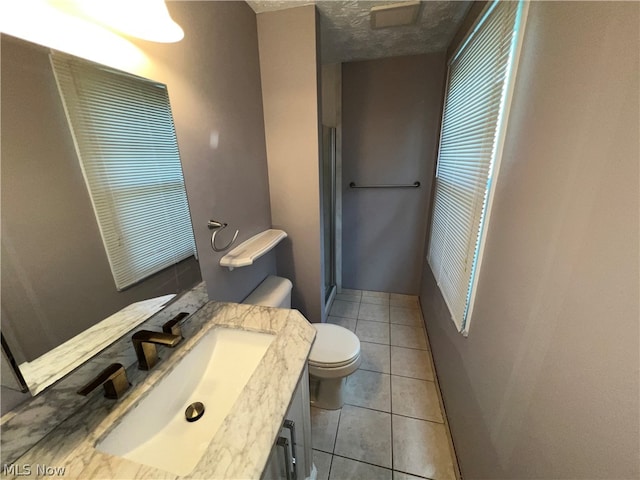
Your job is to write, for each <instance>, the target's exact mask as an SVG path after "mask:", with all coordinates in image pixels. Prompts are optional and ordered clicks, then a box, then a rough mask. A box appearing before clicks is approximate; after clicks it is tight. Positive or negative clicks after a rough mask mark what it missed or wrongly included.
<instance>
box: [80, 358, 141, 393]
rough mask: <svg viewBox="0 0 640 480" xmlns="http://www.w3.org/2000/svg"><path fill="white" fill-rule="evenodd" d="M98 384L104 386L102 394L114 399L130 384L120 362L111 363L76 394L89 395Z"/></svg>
mask: <svg viewBox="0 0 640 480" xmlns="http://www.w3.org/2000/svg"><path fill="white" fill-rule="evenodd" d="M100 385H102V386H103V387H104V396H105V397H107V398H112V399H114V400H115V399H118V398H120V397H122V395H123V394H124V392H126V391H127V389H128V388H129V387H130V386H131V384H130V383H129V380H128V379H127V371H126V370H125V369H124V367H123V366H122V364H121V363H112V364H111V365H109V366H108V367H107V368H105V369H104V370H103V371H102V372H100V373H99V374H98V376H97V377H96V378H94V379H93V380H91V381H90V382H89V383H87V384H86V385H85V386H84V387H82V388H81V389H80V390H78V394H80V395H84V396H86V395H89V393H91V392H93V391H94V390H95V389H96V388H98V387H99V386H100Z"/></svg>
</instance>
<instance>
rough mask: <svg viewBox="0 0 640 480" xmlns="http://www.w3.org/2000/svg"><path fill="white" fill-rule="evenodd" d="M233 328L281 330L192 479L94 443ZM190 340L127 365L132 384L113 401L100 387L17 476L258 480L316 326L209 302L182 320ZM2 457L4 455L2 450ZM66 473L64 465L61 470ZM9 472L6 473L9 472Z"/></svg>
mask: <svg viewBox="0 0 640 480" xmlns="http://www.w3.org/2000/svg"><path fill="white" fill-rule="evenodd" d="M219 326H222V327H231V328H239V329H243V330H251V331H258V332H267V333H272V334H274V335H276V337H275V339H274V341H273V342H272V343H271V345H270V346H269V348H268V349H267V352H266V353H265V355H264V357H263V358H262V360H261V361H260V363H259V364H258V367H257V368H256V370H255V372H254V374H253V375H252V376H251V378H250V379H249V381H248V382H247V384H246V385H245V387H244V389H243V390H242V392H241V394H240V396H239V397H238V399H237V401H236V403H235V405H234V406H233V408H232V410H231V412H230V413H229V415H228V416H227V418H226V419H225V420H224V422H223V424H222V425H221V426H220V428H219V429H218V431H217V432H216V434H215V435H214V437H213V439H212V441H211V443H210V444H209V447H208V449H207V451H206V452H205V454H204V455H203V457H202V458H201V460H200V461H199V463H198V465H197V466H196V467H195V469H194V470H193V471H192V472H191V474H190V475H188V476H186V477H177V476H176V475H175V474H171V473H168V472H165V471H161V470H158V469H155V468H152V467H149V466H145V465H141V464H138V463H135V462H132V461H130V460H126V459H124V458H120V457H114V456H111V455H108V454H105V453H102V452H99V451H98V450H96V449H95V448H94V446H95V444H96V443H97V442H98V441H99V440H100V439H101V438H102V437H104V435H106V434H108V432H109V431H110V430H111V429H112V428H113V427H115V426H116V425H117V424H118V422H119V421H120V419H121V418H122V417H123V415H124V414H125V413H126V412H127V411H128V410H129V408H132V407H134V406H135V405H136V404H137V403H138V402H139V401H140V400H142V399H143V398H144V397H145V396H146V394H147V393H148V392H149V391H151V389H152V388H153V386H154V384H155V383H156V382H157V381H158V380H160V379H161V378H162V377H163V376H164V375H166V374H167V373H168V372H169V371H170V370H171V369H172V367H173V365H174V364H175V363H176V362H177V361H178V360H180V359H181V358H182V357H183V356H184V355H186V354H187V353H188V352H189V351H190V350H191V348H193V346H194V345H195V344H196V343H197V342H198V341H199V340H200V339H201V338H202V337H203V336H204V335H205V334H206V333H207V332H208V331H209V330H211V329H212V328H216V327H219ZM182 330H183V334H184V336H185V338H186V340H184V341H183V342H182V343H181V344H180V345H178V346H177V347H176V348H175V349H171V350H169V349H164V350H163V352H170V355H168V354H166V353H165V354H164V355H163V356H164V357H166V358H165V359H164V360H163V361H161V362H160V363H159V364H158V365H157V366H156V367H155V368H154V369H153V370H152V371H151V372H142V371H139V370H137V369H136V368H135V366H133V367H131V368H129V369H128V370H127V373H128V374H129V380H130V382H131V383H132V384H133V385H134V386H133V387H132V388H130V389H129V391H128V392H127V394H126V395H125V397H124V398H122V399H121V400H119V401H117V402H115V401H113V400H108V399H106V398H104V397H103V396H102V392H101V390H100V391H97V392H95V393H94V394H93V395H92V396H91V399H90V400H89V401H88V403H87V404H86V405H85V406H84V407H83V408H82V409H80V410H78V411H77V412H75V413H74V414H73V415H71V416H69V417H68V418H66V419H64V420H63V421H61V422H60V423H59V424H58V425H57V426H56V427H55V428H54V429H53V430H52V431H51V432H49V433H48V434H47V435H46V436H45V437H44V438H43V439H42V440H40V441H39V442H38V443H36V444H35V445H33V446H32V447H31V448H30V449H29V450H28V451H27V452H26V453H24V454H23V455H22V456H20V457H19V458H18V459H17V460H16V461H15V463H14V470H13V471H12V472H11V475H14V477H15V478H18V477H21V478H23V476H22V475H19V472H21V471H22V472H24V470H20V469H21V468H22V469H24V467H25V466H29V467H30V469H31V473H32V476H36V466H37V465H40V466H44V468H47V467H48V468H58V469H64V477H65V478H81V479H133V478H136V479H138V478H140V479H143V478H145V479H176V478H194V479H196V478H197V479H234V478H237V479H249V478H256V479H257V478H259V477H260V475H261V474H262V471H263V469H264V467H265V465H266V463H267V461H268V457H269V454H270V451H271V447H272V445H273V443H274V441H275V438H276V436H277V434H278V432H279V430H280V427H281V423H282V419H283V418H284V415H285V414H286V411H287V409H288V407H289V403H290V401H291V397H292V395H293V393H294V391H295V388H296V385H297V383H298V380H299V378H300V375H301V373H302V371H303V369H304V366H305V363H306V360H307V357H308V355H309V351H310V350H311V346H312V343H313V340H314V337H315V329H314V328H313V327H312V326H311V324H309V322H307V321H306V319H305V318H304V317H303V316H302V315H301V314H300V313H299V312H297V311H295V310H283V309H273V308H267V307H261V306H255V305H242V304H233V303H218V302H209V303H207V304H206V305H204V306H203V307H202V308H200V309H199V310H198V311H197V312H196V313H195V314H193V315H192V316H191V317H189V319H188V320H187V321H186V322H185V324H184V325H183V329H182ZM3 456H4V455H3ZM58 472H62V470H58ZM11 475H7V472H6V470H5V471H4V475H3V476H8V477H9V478H11Z"/></svg>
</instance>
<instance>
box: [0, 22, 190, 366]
mask: <svg viewBox="0 0 640 480" xmlns="http://www.w3.org/2000/svg"><path fill="white" fill-rule="evenodd" d="M48 53H49V52H48V49H47V48H45V47H42V46H38V45H35V44H33V43H30V42H25V41H22V40H19V39H16V38H13V37H9V36H7V35H2V37H1V55H0V56H1V60H2V66H1V68H2V90H1V98H0V103H1V112H0V114H1V116H2V124H1V130H0V136H1V138H0V143H1V155H2V164H1V177H2V180H1V182H2V184H1V187H2V192H1V200H2V216H1V217H2V262H1V265H2V292H1V296H2V332H3V334H4V335H5V337H6V338H7V341H8V342H9V343H10V346H11V349H12V352H13V354H14V356H15V357H16V360H17V361H18V363H22V362H23V361H25V360H32V359H34V358H37V357H39V356H40V355H41V354H43V353H45V352H47V351H49V350H51V349H52V348H54V347H56V346H58V345H60V344H61V343H63V342H64V341H66V340H68V339H69V338H72V337H73V336H75V335H77V334H78V333H80V332H82V331H84V330H85V329H86V328H88V327H90V326H92V325H94V324H96V323H98V322H99V321H101V320H103V319H104V318H106V317H108V316H109V315H111V314H113V313H114V312H116V311H118V310H120V309H122V308H124V307H125V306H127V305H129V304H131V303H133V302H136V301H139V300H142V299H147V298H151V297H155V296H159V295H165V294H167V293H176V292H179V291H183V290H185V289H187V288H190V287H191V286H193V285H194V284H196V283H197V282H199V281H200V270H199V267H198V264H197V262H196V261H195V259H194V258H193V257H191V259H188V260H185V261H183V262H181V263H179V264H178V265H177V266H175V267H172V268H168V269H165V270H163V271H162V272H159V273H157V274H155V275H153V276H151V277H149V278H147V279H145V280H144V281H142V282H141V283H139V284H137V285H135V286H133V287H131V288H128V289H126V290H125V291H122V292H118V291H117V290H116V287H115V283H114V280H113V276H112V274H111V270H110V268H109V263H108V260H107V256H106V253H105V249H104V245H103V243H102V239H101V237H100V233H99V230H98V225H97V222H96V219H95V216H94V213H93V209H92V207H91V201H90V199H89V194H88V192H87V188H86V186H85V182H84V179H83V177H82V172H81V169H80V164H79V162H78V158H77V156H76V152H75V148H74V145H73V139H72V137H71V133H70V130H69V127H68V125H67V121H66V117H65V113H64V110H63V106H62V102H61V101H60V96H59V94H58V89H57V86H56V83H55V79H54V76H53V71H52V69H51V64H50V62H49V57H48ZM71 299H73V301H71Z"/></svg>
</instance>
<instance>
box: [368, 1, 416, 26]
mask: <svg viewBox="0 0 640 480" xmlns="http://www.w3.org/2000/svg"><path fill="white" fill-rule="evenodd" d="M419 12H420V2H419V1H417V0H416V1H412V2H402V3H393V4H391V5H381V6H379V7H373V8H372V9H371V28H387V27H402V26H405V25H413V24H414V23H416V20H417V19H418V13H419Z"/></svg>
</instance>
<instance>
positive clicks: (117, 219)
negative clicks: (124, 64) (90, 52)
mask: <svg viewBox="0 0 640 480" xmlns="http://www.w3.org/2000/svg"><path fill="white" fill-rule="evenodd" d="M51 63H52V65H53V70H54V72H55V77H56V81H57V83H58V88H59V90H60V94H61V97H62V100H63V104H64V106H65V110H66V113H67V117H68V120H69V124H70V126H71V131H72V135H73V138H74V141H75V145H76V150H77V153H78V157H79V158H80V164H81V166H82V172H83V174H84V178H85V181H86V184H87V188H88V190H89V196H90V197H91V201H92V204H93V209H94V211H95V215H96V218H97V221H98V226H99V228H100V233H101V235H102V240H103V242H104V246H105V250H106V253H107V257H108V260H109V265H110V267H111V272H112V273H113V278H114V280H115V284H116V288H117V289H118V290H122V289H124V288H126V287H128V286H131V285H133V284H135V283H137V282H139V281H140V280H142V279H144V278H146V277H148V276H149V275H152V274H154V273H156V272H159V271H160V270H162V269H164V268H167V267H169V266H171V265H173V264H175V263H177V262H179V261H181V260H184V259H185V258H187V257H189V256H191V255H194V253H195V244H194V239H193V230H192V227H191V221H190V217H189V208H188V204H187V197H186V192H185V187H184V180H183V176H182V167H181V165H180V155H179V152H178V144H177V140H176V134H175V129H174V125H173V117H172V114H171V106H170V104H169V96H168V93H167V88H166V86H165V85H163V84H160V83H156V82H152V81H150V80H147V79H143V78H140V77H136V76H134V75H129V74H126V73H124V72H118V71H116V70H113V69H110V68H108V67H104V66H101V65H98V64H93V63H90V62H86V61H82V60H79V59H76V58H73V57H69V56H67V55H64V54H60V53H57V52H56V53H53V54H52V55H51Z"/></svg>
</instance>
